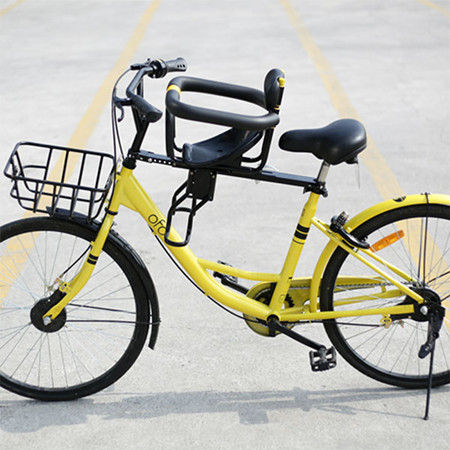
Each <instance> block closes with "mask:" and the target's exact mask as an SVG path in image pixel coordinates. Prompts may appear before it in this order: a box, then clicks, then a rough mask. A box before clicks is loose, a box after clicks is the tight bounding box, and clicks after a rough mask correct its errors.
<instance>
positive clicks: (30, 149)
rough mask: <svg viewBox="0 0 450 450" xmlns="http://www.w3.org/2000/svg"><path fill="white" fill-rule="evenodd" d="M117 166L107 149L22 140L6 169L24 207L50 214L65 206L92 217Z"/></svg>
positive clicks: (14, 195)
mask: <svg viewBox="0 0 450 450" xmlns="http://www.w3.org/2000/svg"><path fill="white" fill-rule="evenodd" d="M114 168H115V163H114V158H113V157H112V156H111V155H109V154H106V153H99V152H94V151H88V150H78V149H73V148H66V147H58V146H56V145H46V144H38V143H33V142H19V143H18V144H17V145H16V146H15V148H14V150H13V152H12V153H11V156H10V158H9V160H8V163H7V164H6V167H5V171H4V173H5V175H6V176H7V177H8V178H10V179H11V180H12V181H13V187H12V188H11V196H12V197H13V198H15V199H17V201H18V202H19V204H20V206H22V208H24V209H26V210H30V211H33V212H43V213H47V214H50V215H53V214H55V212H56V211H57V210H65V211H67V212H68V214H69V215H70V216H73V215H74V213H75V212H76V213H79V214H83V215H85V216H87V217H88V219H89V220H92V219H94V218H95V217H96V216H97V215H98V214H99V212H100V210H101V206H102V204H103V202H104V200H105V198H106V195H107V194H108V190H109V188H110V187H111V183H112V178H113V177H112V175H113V173H114Z"/></svg>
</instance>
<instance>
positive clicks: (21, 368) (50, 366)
mask: <svg viewBox="0 0 450 450" xmlns="http://www.w3.org/2000/svg"><path fill="white" fill-rule="evenodd" d="M88 234H89V233H88ZM91 238H92V236H90V235H85V236H83V237H80V236H75V235H73V234H67V233H62V232H60V231H58V230H47V231H44V230H40V231H33V232H24V233H22V234H20V235H18V236H16V237H13V238H11V239H5V237H4V236H2V239H4V240H3V242H2V243H1V244H0V255H2V256H1V257H0V266H1V267H0V270H1V273H2V283H1V291H2V296H1V297H2V298H3V301H2V304H1V307H0V376H1V381H2V384H3V385H4V386H5V387H7V388H9V389H11V390H17V389H19V390H22V392H21V393H23V394H24V395H27V393H26V391H27V390H28V391H29V392H28V395H29V396H34V395H33V392H35V391H36V390H38V391H40V392H42V393H45V392H48V393H53V394H54V393H57V392H61V393H64V392H65V393H70V392H71V391H72V392H75V391H76V392H78V394H79V395H77V396H81V395H85V394H84V393H83V392H82V391H83V390H84V391H86V393H89V392H88V391H96V390H99V389H101V388H102V387H103V385H107V384H110V383H111V382H112V381H114V378H118V376H120V375H121V374H122V373H123V372H124V369H123V368H124V366H126V365H131V363H132V360H134V359H135V355H134V352H135V350H134V347H135V345H136V342H137V341H139V342H142V339H145V334H146V332H145V330H144V329H145V328H146V326H145V325H144V324H142V328H143V330H141V329H140V328H141V325H139V324H137V322H139V321H145V320H147V318H145V317H143V315H142V313H140V312H139V311H138V309H137V302H136V301H135V293H134V292H133V289H132V288H131V286H130V281H129V279H128V278H127V276H126V275H125V274H124V272H123V268H122V267H120V266H119V265H118V264H117V263H116V262H115V260H114V259H113V258H112V256H111V255H110V254H106V253H105V252H103V253H102V254H101V255H100V258H99V260H98V263H97V265H96V268H95V271H94V274H93V276H92V277H91V279H90V280H89V281H88V283H87V285H86V286H85V287H84V289H83V290H82V292H81V293H80V295H79V296H78V297H77V298H76V299H74V300H73V302H71V303H70V304H69V305H68V306H66V308H65V309H64V310H63V313H62V315H61V316H60V317H62V318H61V319H60V321H59V323H58V324H57V327H56V329H54V330H53V331H52V332H46V331H45V330H43V329H40V328H41V327H38V326H36V325H35V323H36V322H35V321H36V319H34V320H33V318H31V317H30V311H33V307H34V311H35V313H34V315H35V316H36V311H37V312H38V313H39V309H42V308H40V305H41V304H42V302H43V300H46V299H48V298H49V297H50V296H51V295H52V294H53V293H54V292H55V290H56V289H57V287H58V284H59V282H60V281H67V280H70V279H71V277H72V276H73V275H74V273H76V271H77V270H78V269H79V267H80V266H81V264H82V262H83V259H84V258H83V256H84V255H85V254H86V249H87V248H89V244H90V239H91ZM105 248H106V247H105ZM112 253H114V251H112ZM116 257H117V255H116ZM32 314H33V313H32ZM57 322H58V319H57ZM142 334H143V335H144V336H141V335H142ZM119 366H120V367H119ZM119 371H120V374H119ZM106 380H108V381H106ZM111 380H112V381H111ZM24 391H25V392H24ZM68 395H70V394H68Z"/></svg>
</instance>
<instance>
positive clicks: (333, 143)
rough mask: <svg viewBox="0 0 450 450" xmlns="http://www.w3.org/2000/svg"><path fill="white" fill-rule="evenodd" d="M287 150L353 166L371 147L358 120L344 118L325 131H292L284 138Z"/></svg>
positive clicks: (317, 129) (281, 139) (280, 144)
mask: <svg viewBox="0 0 450 450" xmlns="http://www.w3.org/2000/svg"><path fill="white" fill-rule="evenodd" d="M279 146H280V148H281V149H283V150H287V151H290V152H299V153H312V154H313V155H314V156H316V157H317V158H319V159H322V160H324V161H326V162H327V163H328V164H331V165H336V164H340V163H342V162H346V163H348V164H352V163H355V162H356V157H357V155H358V154H359V153H361V152H362V151H363V150H364V149H365V148H366V146H367V136H366V130H365V129H364V126H363V125H362V123H360V122H358V121H357V120H354V119H340V120H336V121H335V122H332V123H330V124H329V125H327V126H326V127H323V128H315V129H310V130H291V131H287V132H286V133H284V134H283V135H282V136H281V137H280V141H279Z"/></svg>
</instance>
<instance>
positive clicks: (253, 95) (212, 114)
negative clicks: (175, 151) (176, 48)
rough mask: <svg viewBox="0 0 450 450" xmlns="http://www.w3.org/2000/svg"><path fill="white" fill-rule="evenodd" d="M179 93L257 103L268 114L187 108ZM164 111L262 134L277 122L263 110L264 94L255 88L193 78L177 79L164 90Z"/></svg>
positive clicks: (190, 118) (275, 115)
mask: <svg viewBox="0 0 450 450" xmlns="http://www.w3.org/2000/svg"><path fill="white" fill-rule="evenodd" d="M181 91H191V92H201V93H205V94H212V95H219V96H222V97H229V98H234V99H237V100H243V101H246V102H249V103H253V104H256V105H258V106H260V107H261V108H264V109H265V110H266V111H267V114H264V115H262V116H248V115H244V114H237V113H232V112H227V111H218V110H215V109H209V108H204V107H200V106H194V105H189V104H187V103H184V102H181V101H180V94H181ZM166 108H167V111H168V112H169V113H170V114H173V115H174V116H175V117H179V118H181V119H186V120H193V121H197V122H205V123H210V124H214V125H223V126H227V127H233V128H239V129H243V130H251V131H261V130H267V129H268V128H272V127H275V126H276V125H278V122H279V121H280V119H279V116H278V114H277V113H275V112H273V111H270V110H268V108H267V107H266V99H265V94H264V93H263V92H262V91H259V90H258V89H253V88H250V87H244V86H238V85H234V84H229V83H222V82H218V81H211V80H204V79H202V78H193V77H176V78H174V79H173V80H172V81H171V82H170V83H169V87H168V88H167V94H166Z"/></svg>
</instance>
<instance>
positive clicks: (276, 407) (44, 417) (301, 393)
mask: <svg viewBox="0 0 450 450" xmlns="http://www.w3.org/2000/svg"><path fill="white" fill-rule="evenodd" d="M434 392H436V393H448V392H450V387H449V386H444V387H441V388H438V389H435V390H434ZM416 397H417V405H418V407H417V410H414V411H411V412H409V413H405V412H404V410H402V412H401V413H392V412H387V411H386V410H385V409H384V408H383V407H382V406H381V405H380V402H381V403H385V402H383V400H389V402H392V401H394V400H395V399H404V398H416ZM371 401H376V402H373V403H371ZM424 401H425V395H424V391H423V390H417V391H415V390H414V391H409V390H408V391H405V390H402V389H398V388H381V389H377V388H372V389H344V390H318V391H309V390H305V389H301V388H294V389H291V390H278V391H276V390H275V391H274V390H271V391H255V392H219V391H194V392H162V393H155V394H135V393H117V394H116V393H114V392H108V391H106V392H103V393H100V394H97V395H95V396H94V397H91V398H86V399H81V400H78V401H74V402H56V403H54V402H50V403H43V402H37V401H33V400H19V401H14V400H6V401H0V415H1V417H2V420H1V421H0V430H3V431H5V432H9V433H30V432H34V431H38V430H40V429H43V428H46V427H48V426H62V425H75V424H82V423H86V422H87V421H88V418H89V417H91V416H94V417H97V418H99V419H100V420H121V419H125V420H149V419H150V420H151V419H154V418H159V417H164V416H168V415H177V414H179V415H186V414H220V413H233V412H234V413H236V414H237V415H238V417H239V422H240V424H242V425H261V424H266V423H269V413H270V412H271V411H280V410H289V409H291V410H297V411H299V412H303V413H308V412H310V411H312V410H318V411H327V412H334V413H336V414H342V415H348V416H352V415H356V414H359V413H361V412H365V413H370V414H374V415H382V416H389V415H390V416H393V417H403V418H407V419H411V418H413V419H417V418H419V417H420V415H421V413H422V406H423V404H424Z"/></svg>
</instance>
